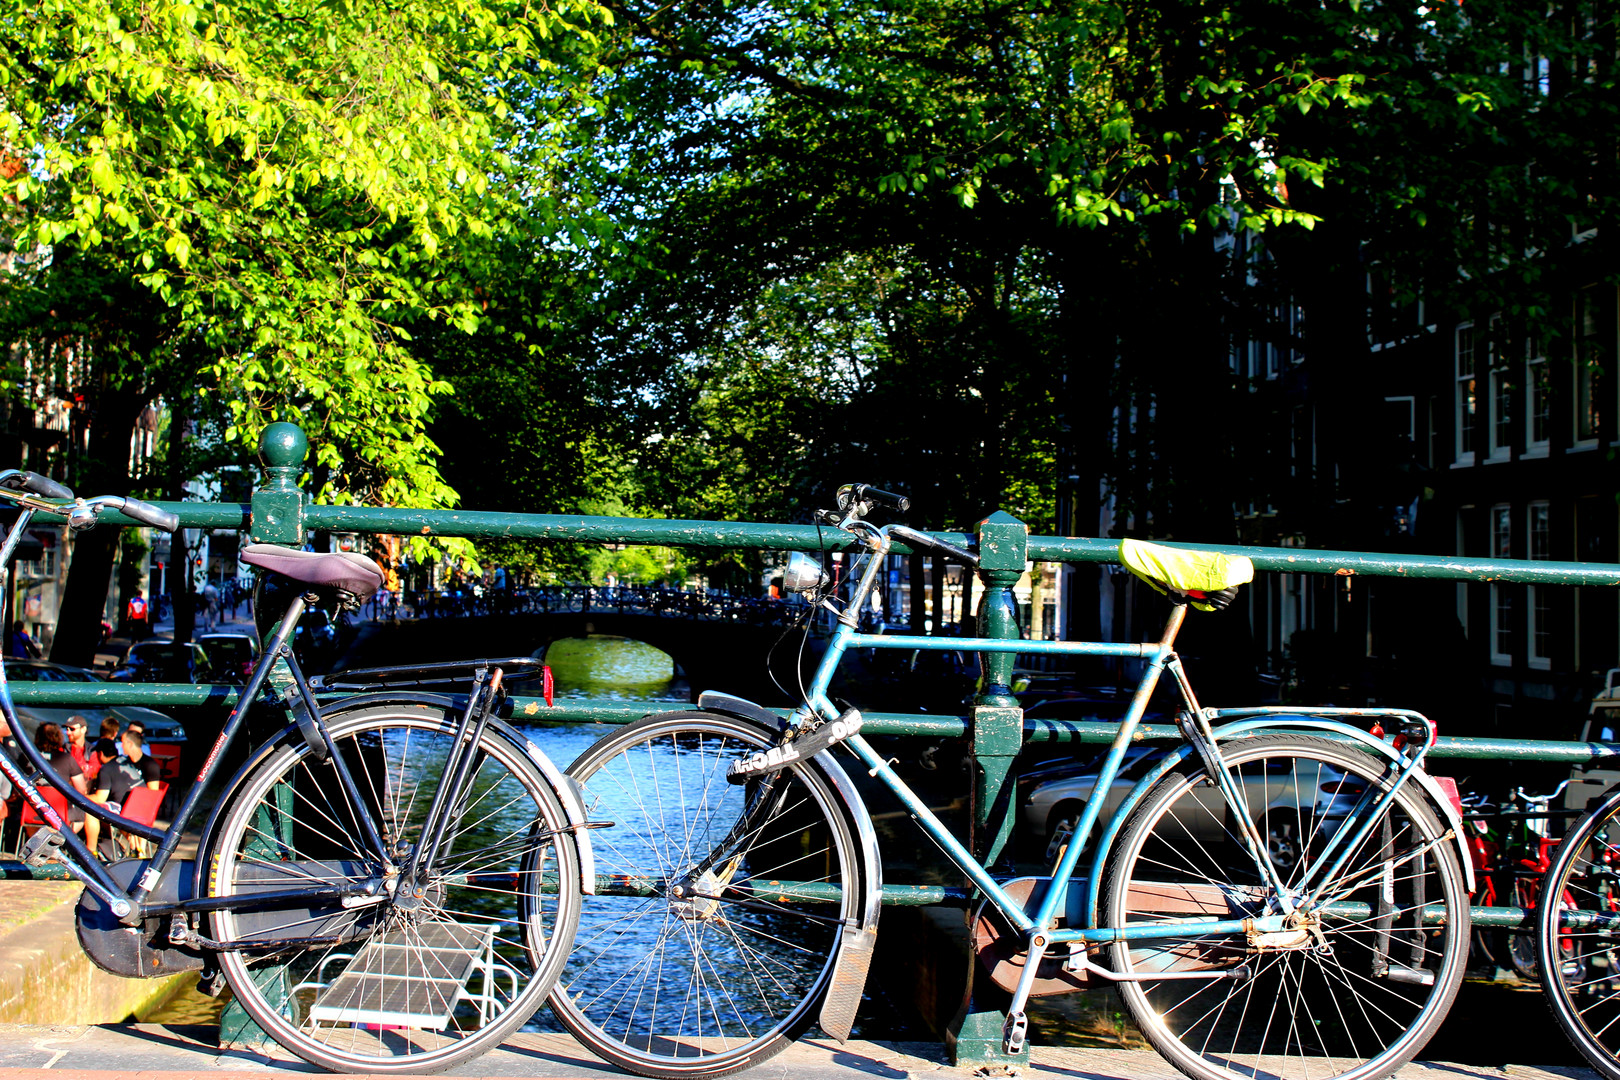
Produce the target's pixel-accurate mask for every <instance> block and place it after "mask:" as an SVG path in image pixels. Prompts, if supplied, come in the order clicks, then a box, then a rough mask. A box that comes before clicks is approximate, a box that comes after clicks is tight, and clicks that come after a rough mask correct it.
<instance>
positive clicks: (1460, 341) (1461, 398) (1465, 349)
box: [1455, 323, 1479, 465]
mask: <svg viewBox="0 0 1620 1080" xmlns="http://www.w3.org/2000/svg"><path fill="white" fill-rule="evenodd" d="M1455 352H1456V358H1457V390H1456V420H1457V447H1456V449H1457V464H1459V465H1472V464H1473V463H1474V414H1475V412H1476V411H1478V407H1479V405H1478V401H1477V399H1476V396H1475V390H1474V324H1473V323H1463V324H1462V325H1461V326H1459V327H1457V336H1456V343H1455Z"/></svg>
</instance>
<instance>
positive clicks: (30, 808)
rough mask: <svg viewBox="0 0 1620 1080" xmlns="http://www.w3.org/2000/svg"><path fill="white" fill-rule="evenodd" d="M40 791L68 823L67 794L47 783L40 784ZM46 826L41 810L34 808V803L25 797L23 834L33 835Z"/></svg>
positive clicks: (52, 807)
mask: <svg viewBox="0 0 1620 1080" xmlns="http://www.w3.org/2000/svg"><path fill="white" fill-rule="evenodd" d="M39 793H40V794H41V795H43V796H45V801H46V802H48V803H50V804H51V809H53V810H55V811H56V812H57V813H58V814H60V815H61V817H62V821H63V822H64V823H68V801H67V796H66V795H64V794H62V793H61V792H60V791H58V790H56V789H55V788H54V787H50V786H48V785H46V784H40V785H39ZM69 824H70V823H69ZM44 826H45V819H44V818H42V817H40V816H39V811H37V810H35V809H34V804H33V803H31V802H29V801H28V800H27V799H24V800H23V815H22V829H23V835H24V836H33V835H34V834H35V833H36V832H38V831H39V830H40V829H42V828H44Z"/></svg>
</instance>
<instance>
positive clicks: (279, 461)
mask: <svg viewBox="0 0 1620 1080" xmlns="http://www.w3.org/2000/svg"><path fill="white" fill-rule="evenodd" d="M308 453H309V439H308V438H306V437H305V436H304V430H303V429H302V428H300V427H299V426H298V425H297V424H289V423H287V422H286V421H284V420H277V421H276V422H275V423H273V424H270V425H268V426H267V427H265V429H264V433H263V434H262V435H260V436H259V460H260V461H262V462H264V465H265V467H266V468H269V469H295V468H298V467H299V466H301V465H303V463H304V457H305V456H306V455H307V454H308Z"/></svg>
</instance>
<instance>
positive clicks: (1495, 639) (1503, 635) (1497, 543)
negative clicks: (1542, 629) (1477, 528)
mask: <svg viewBox="0 0 1620 1080" xmlns="http://www.w3.org/2000/svg"><path fill="white" fill-rule="evenodd" d="M1490 529H1491V558H1493V559H1508V558H1512V556H1511V554H1509V553H1510V552H1511V551H1512V550H1513V508H1512V507H1510V506H1508V505H1507V504H1506V503H1498V504H1497V505H1495V506H1493V507H1491V516H1490ZM1511 589H1512V586H1510V585H1503V584H1502V583H1501V582H1493V583H1492V584H1491V663H1492V664H1494V665H1496V666H1498V667H1507V666H1509V665H1511V664H1512V663H1513V593H1512V592H1511V591H1510V590H1511ZM1504 644H1505V645H1507V648H1506V649H1504V648H1503V647H1502V646H1503V645H1504Z"/></svg>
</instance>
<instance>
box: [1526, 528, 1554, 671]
mask: <svg viewBox="0 0 1620 1080" xmlns="http://www.w3.org/2000/svg"><path fill="white" fill-rule="evenodd" d="M1527 519H1528V520H1527V521H1526V525H1527V527H1528V529H1529V533H1530V557H1531V558H1532V559H1550V558H1552V536H1551V528H1552V508H1551V507H1550V506H1549V505H1548V504H1547V503H1544V502H1533V503H1531V504H1530V506H1529V508H1528V512H1527ZM1524 606H1525V608H1526V610H1527V611H1528V612H1529V615H1530V626H1529V631H1530V634H1529V638H1528V640H1527V641H1526V643H1525V644H1526V646H1527V649H1526V651H1527V654H1528V657H1529V662H1530V666H1531V667H1533V668H1548V667H1551V666H1552V660H1551V657H1552V612H1551V607H1552V591H1551V590H1550V589H1547V588H1545V587H1537V586H1535V585H1526V586H1525V590H1524Z"/></svg>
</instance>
